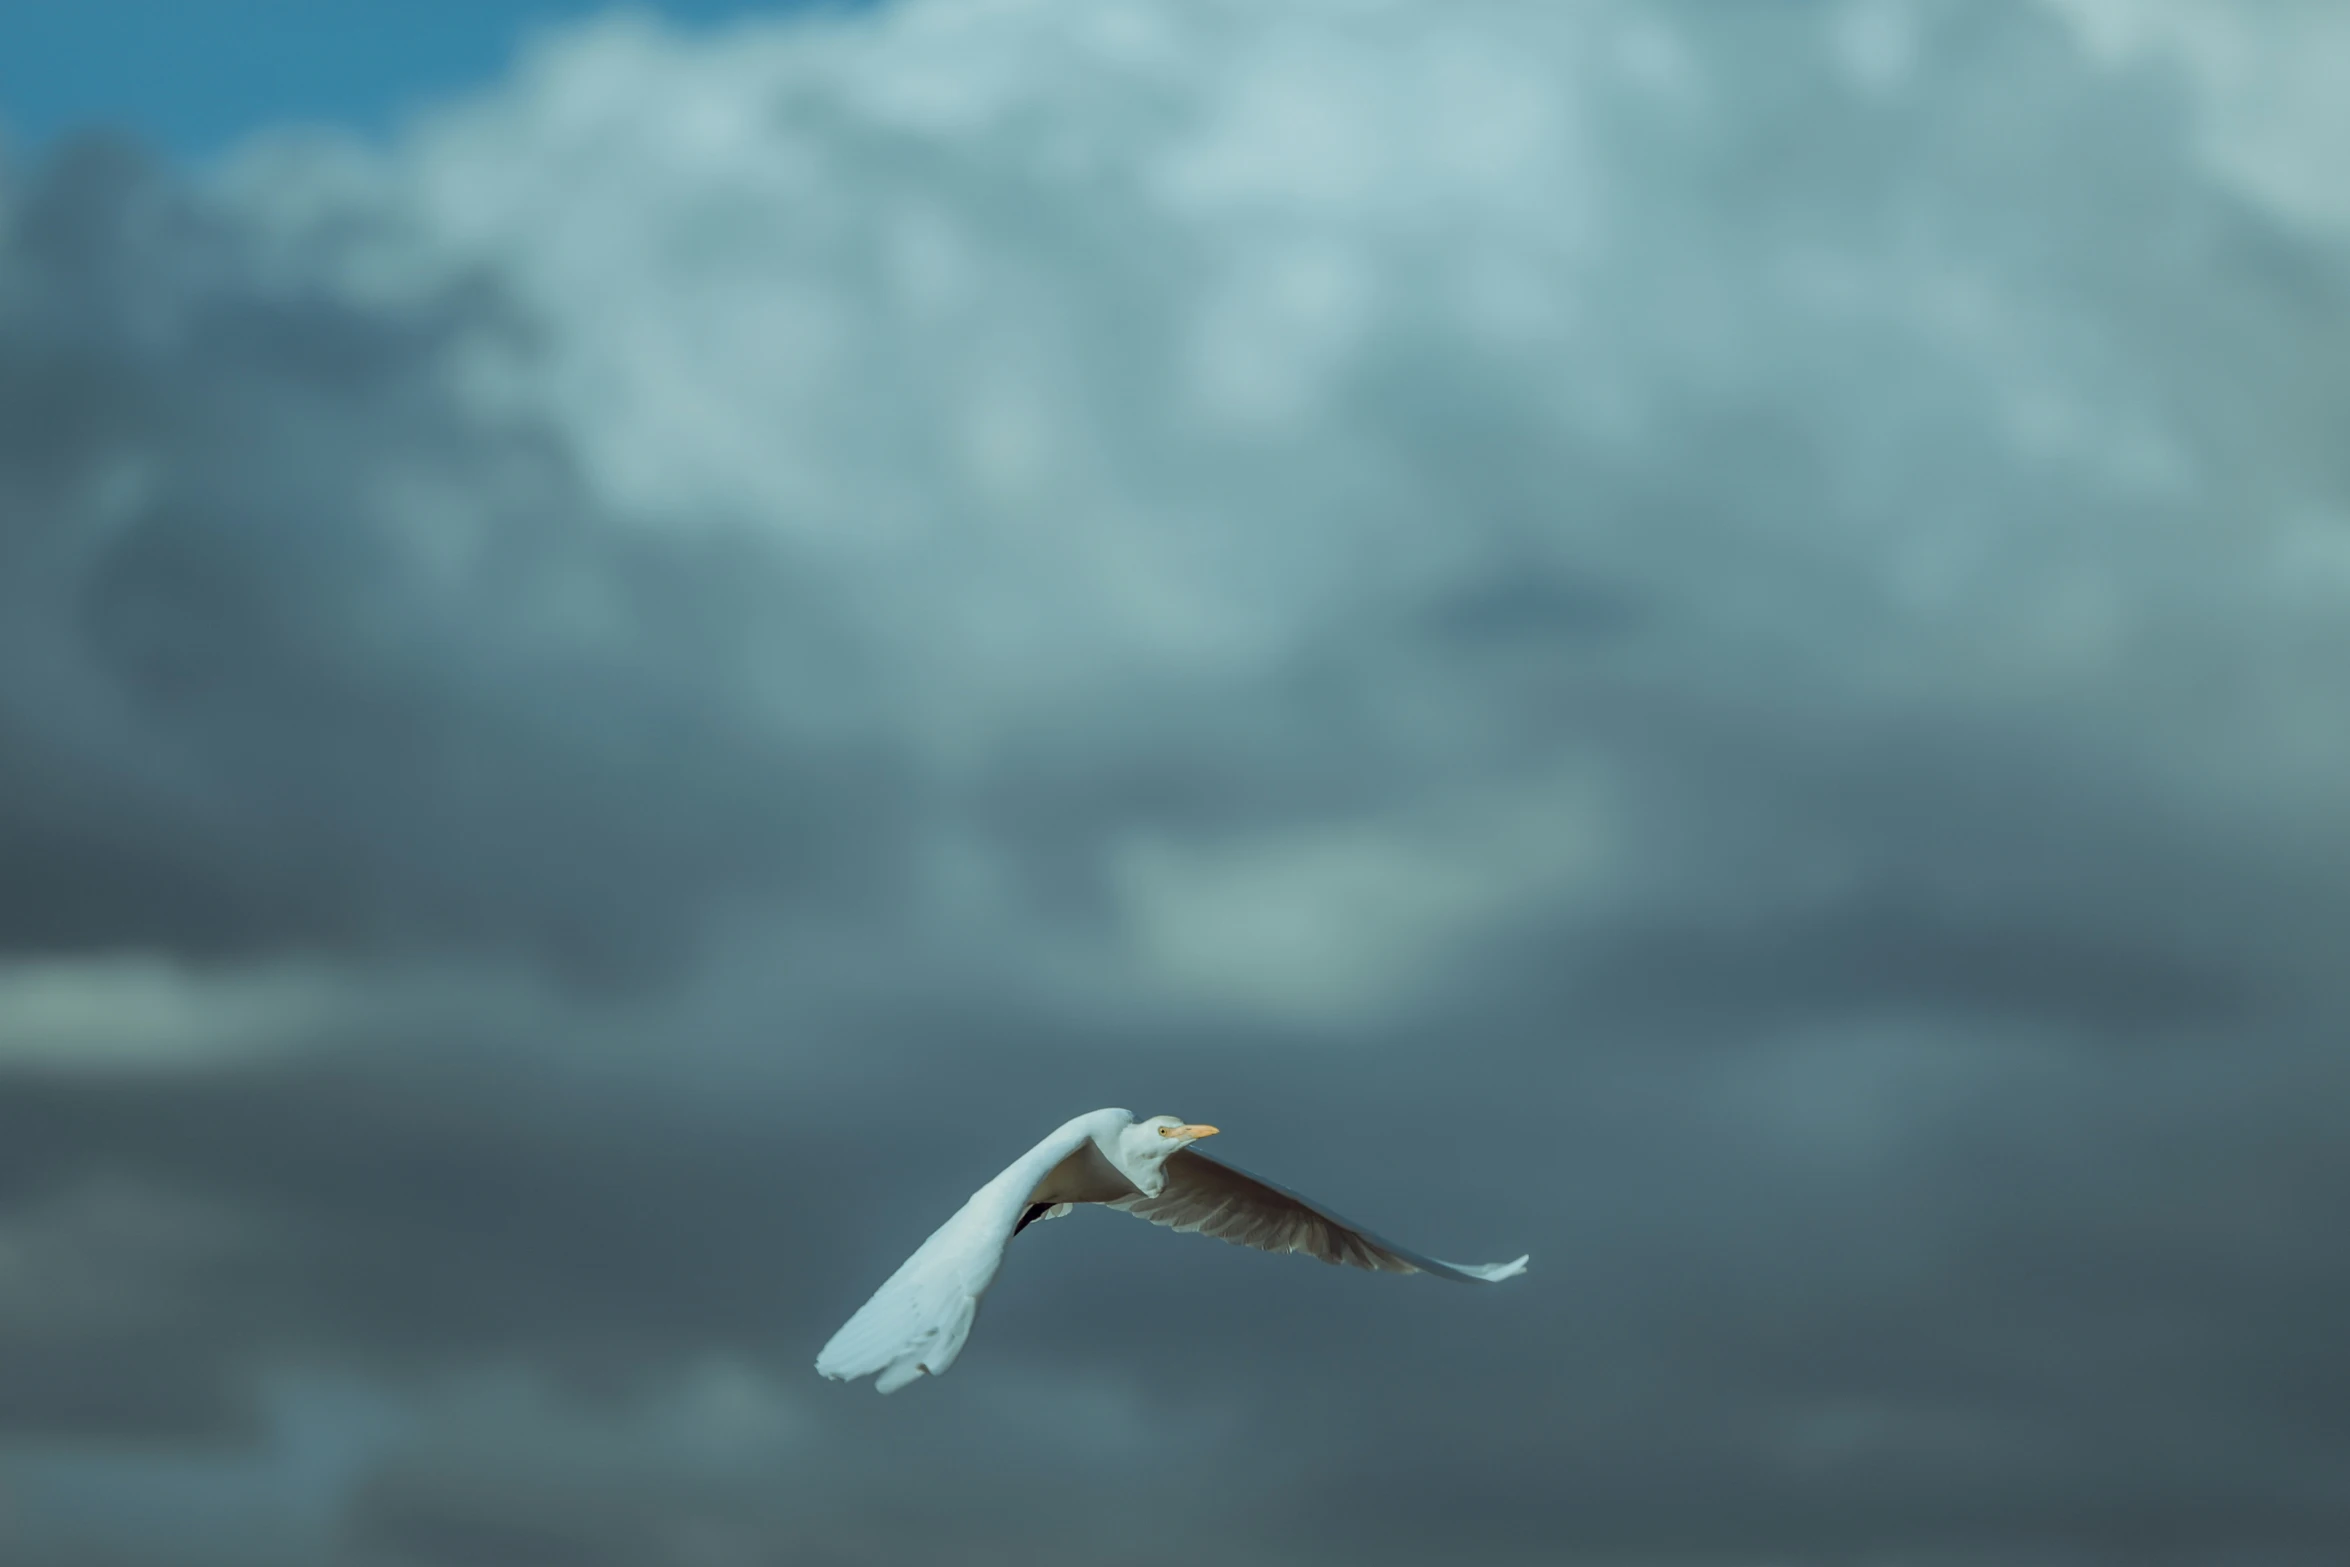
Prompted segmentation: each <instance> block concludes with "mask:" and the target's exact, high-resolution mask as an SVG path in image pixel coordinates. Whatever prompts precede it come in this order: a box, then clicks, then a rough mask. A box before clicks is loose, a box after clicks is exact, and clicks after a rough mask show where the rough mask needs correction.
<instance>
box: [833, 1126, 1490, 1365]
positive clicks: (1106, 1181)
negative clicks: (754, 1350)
mask: <svg viewBox="0 0 2350 1567" xmlns="http://www.w3.org/2000/svg"><path fill="white" fill-rule="evenodd" d="M1215 1135H1216V1128H1214V1127H1212V1126H1196V1125H1192V1124H1190V1123H1188V1122H1185V1121H1182V1120H1180V1119H1178V1118H1177V1117H1175V1116H1171V1115H1155V1116H1152V1117H1151V1118H1150V1119H1149V1120H1147V1121H1137V1120H1136V1119H1135V1118H1134V1117H1133V1115H1132V1114H1131V1113H1130V1112H1128V1111H1125V1110H1096V1111H1094V1112H1093V1113H1092V1114H1091V1115H1081V1116H1079V1117H1077V1118H1076V1119H1075V1120H1073V1121H1070V1122H1067V1123H1066V1124H1064V1125H1063V1126H1062V1127H1061V1128H1060V1129H1059V1130H1058V1131H1056V1132H1054V1133H1053V1134H1052V1135H1051V1136H1050V1137H1047V1138H1046V1139H1045V1140H1044V1141H1043V1142H1041V1143H1038V1144H1037V1145H1036V1146H1035V1147H1034V1148H1031V1149H1029V1150H1028V1152H1026V1153H1024V1154H1022V1155H1021V1156H1020V1157H1019V1158H1018V1159H1015V1160H1014V1161H1012V1163H1011V1165H1010V1166H1009V1167H1008V1168H1006V1169H1005V1171H1004V1172H1003V1173H1002V1174H1001V1175H999V1176H997V1177H996V1178H995V1179H994V1180H992V1181H989V1182H988V1183H987V1184H986V1185H985V1186H982V1187H981V1188H979V1190H977V1191H976V1192H973V1193H972V1194H971V1200H970V1201H968V1202H966V1203H964V1204H963V1206H962V1208H961V1209H960V1210H959V1211H958V1212H957V1213H956V1214H955V1216H954V1217H953V1218H951V1219H949V1220H947V1222H946V1223H944V1224H942V1225H940V1226H939V1227H938V1228H937V1230H935V1231H934V1232H932V1234H931V1237H930V1239H928V1240H926V1241H924V1242H923V1243H922V1245H921V1246H920V1248H919V1249H917V1250H916V1251H915V1253H914V1255H913V1256H911V1257H908V1258H907V1259H906V1260H905V1262H904V1263H903V1264H902V1265H901V1266H900V1267H899V1268H898V1271H897V1272H895V1273H893V1274H891V1275H890V1276H889V1279H888V1282H886V1283H884V1284H883V1285H882V1286H881V1288H879V1289H877V1290H875V1291H874V1292H873V1298H872V1299H871V1300H868V1301H867V1302H865V1304H864V1305H863V1306H862V1307H860V1308H858V1311H857V1314H856V1315H855V1316H853V1317H851V1318H849V1320H848V1321H847V1322H846V1323H844V1324H843V1325H842V1327H841V1330H840V1331H839V1332H838V1333H835V1334H834V1335H833V1336H832V1341H831V1342H830V1343H828V1344H826V1345H825V1346H824V1350H823V1352H822V1353H821V1354H819V1355H818V1356H817V1357H816V1369H817V1370H818V1371H819V1372H821V1373H822V1374H823V1375H825V1376H828V1377H832V1378H834V1379H836V1380H838V1381H843V1382H846V1381H853V1380H855V1379H856V1378H858V1377H867V1376H869V1377H872V1378H874V1384H873V1385H874V1386H875V1388H877V1389H878V1390H879V1391H881V1392H884V1393H894V1392H896V1391H897V1390H898V1389H899V1388H901V1387H904V1386H905V1385H906V1384H907V1383H909V1382H911V1381H913V1380H914V1379H915V1378H916V1377H919V1376H922V1375H925V1374H928V1375H930V1376H938V1375H940V1374H942V1373H944V1372H945V1370H946V1369H947V1367H949V1366H951V1365H953V1364H954V1363H955V1357H956V1356H957V1355H959V1354H961V1353H962V1351H963V1341H964V1340H965V1339H967V1338H969V1337H970V1336H971V1322H972V1319H973V1318H974V1317H975V1316H977V1315H978V1312H979V1297H980V1296H982V1295H984V1294H986V1293H987V1287H988V1286H989V1285H990V1284H992V1283H994V1282H995V1276H996V1270H997V1269H999V1268H1001V1267H1002V1266H1003V1262H1004V1249H1005V1248H1006V1247H1007V1246H1009V1245H1010V1244H1011V1242H1012V1237H1013V1236H1015V1235H1017V1234H1019V1233H1020V1232H1021V1231H1022V1230H1024V1229H1026V1228H1028V1226H1029V1225H1031V1224H1034V1223H1036V1222H1037V1221H1038V1220H1040V1219H1057V1218H1060V1217H1061V1216H1062V1215H1063V1214H1065V1213H1067V1212H1069V1211H1070V1209H1071V1208H1073V1207H1075V1206H1076V1205H1077V1204H1078V1203H1081V1202H1091V1203H1100V1204H1102V1205H1103V1206H1104V1207H1109V1208H1118V1209H1122V1210H1124V1211H1125V1212H1127V1213H1131V1214H1133V1215H1135V1216H1136V1217H1137V1218H1143V1219H1148V1220H1150V1222H1151V1223H1153V1224H1163V1225H1165V1226H1167V1227H1168V1228H1169V1229H1173V1230H1195V1231H1197V1232H1199V1233H1200V1234H1202V1235H1212V1236H1214V1237H1215V1238H1216V1239H1218V1240H1223V1241H1231V1242H1233V1243H1234V1244H1236V1245H1241V1246H1254V1247H1256V1248H1257V1249H1258V1250H1259V1251H1276V1252H1287V1251H1302V1252H1304V1253H1305V1254H1306V1255H1307V1256H1309V1257H1319V1258H1321V1259H1322V1260H1323V1261H1324V1262H1327V1263H1333V1264H1336V1263H1345V1264H1346V1265H1348V1266H1349V1267H1355V1268H1364V1269H1368V1270H1370V1271H1371V1272H1374V1273H1429V1274H1434V1275H1435V1276H1436V1277H1437V1278H1440V1279H1454V1280H1457V1281H1459V1282H1461V1283H1464V1284H1498V1283H1500V1282H1501V1281H1502V1280H1503V1279H1509V1278H1515V1277H1517V1276H1518V1275H1519V1274H1521V1273H1523V1272H1525V1271H1526V1259H1525V1258H1524V1257H1520V1258H1519V1259H1518V1260H1517V1261H1515V1262H1488V1263H1458V1262H1438V1261H1437V1260H1436V1259H1435V1258H1433V1257H1423V1256H1421V1255H1420V1254H1419V1253H1418V1252H1416V1251H1406V1250H1405V1249H1404V1248H1403V1247H1401V1246H1398V1245H1396V1244H1395V1243H1394V1242H1392V1241H1386V1240H1381V1239H1380V1238H1379V1237H1378V1236H1376V1235H1373V1234H1372V1233H1371V1232H1370V1231H1369V1230H1366V1229H1364V1228H1363V1227H1362V1226H1360V1225H1358V1224H1353V1223H1349V1222H1348V1221H1347V1220H1345V1219H1341V1218H1340V1217H1338V1215H1336V1214H1334V1213H1332V1212H1331V1211H1330V1210H1329V1209H1327V1208H1324V1207H1322V1206H1321V1205H1320V1204H1318V1203H1313V1202H1308V1201H1307V1200H1306V1199H1305V1198H1303V1197H1300V1196H1299V1195H1298V1194H1297V1193H1295V1192H1293V1191H1289V1190H1287V1189H1285V1188H1283V1187H1279V1186H1276V1185H1274V1184H1273V1183H1272V1182H1271V1181H1266V1180H1260V1179H1259V1178H1258V1177H1256V1176H1253V1175H1250V1174H1247V1173H1246V1172H1244V1171H1241V1170H1236V1169H1234V1168H1233V1167H1232V1166H1231V1165H1228V1164H1224V1163H1221V1162H1219V1161H1217V1160H1214V1159H1211V1158H1209V1157H1208V1156H1207V1155H1206V1154H1204V1153H1201V1152H1200V1151H1199V1150H1198V1149H1197V1148H1195V1147H1194V1146H1193V1145H1194V1144H1195V1143H1197V1142H1199V1140H1200V1139H1202V1138H1204V1137H1213V1136H1215Z"/></svg>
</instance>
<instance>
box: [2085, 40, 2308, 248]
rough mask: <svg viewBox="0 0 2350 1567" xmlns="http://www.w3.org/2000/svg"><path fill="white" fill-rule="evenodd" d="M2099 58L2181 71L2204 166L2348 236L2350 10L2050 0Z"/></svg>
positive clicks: (2286, 212) (2293, 214) (2291, 213)
mask: <svg viewBox="0 0 2350 1567" xmlns="http://www.w3.org/2000/svg"><path fill="white" fill-rule="evenodd" d="M2047 3H2048V4H2051V5H2053V6H2054V7H2055V8H2056V9H2057V10H2058V11H2060V12H2061V13H2063V14H2064V15H2065V16H2066V17H2067V18H2068V19H2070V20H2071V21H2072V22H2073V23H2074V24H2075V25H2076V26H2077V27H2078V28H2079V29H2080V31H2081V36H2082V37H2083V38H2084V39H2085V40H2087V42H2088V43H2089V44H2090V46H2091V47H2093V48H2094V49H2095V50H2096V51H2097V52H2098V54H2099V55H2100V56H2101V57H2103V58H2105V59H2106V60H2109V61H2111V62H2114V63H2116V64H2119V65H2125V66H2134V67H2145V66H2149V65H2151V66H2155V67H2157V68H2164V69H2168V70H2171V71H2174V72H2176V73H2178V75H2179V76H2180V77H2181V78H2183V80H2184V81H2185V83H2186V85H2187V88H2188V91H2189V94H2190V98H2191V101H2192V102H2193V104H2194V106H2195V113H2196V122H2197V124H2196V129H2197V135H2198V139H2199V142H2200V144H2201V146H2202V149H2203V151H2204V154H2205V156H2206V157H2208V158H2209V159H2210V161H2211V164H2212V167H2213V168H2215V169H2216V170H2218V171H2220V172H2221V173H2222V174H2223V175H2225V176H2226V177H2227V178H2228V179H2229V180H2231V181H2232V182H2234V183H2235V184H2237V185H2238V186H2239V187H2240V188H2241V189H2242V190H2243V191H2244V193H2245V194H2246V195H2248V196H2250V197H2251V198H2252V199H2253V200H2255V201H2258V202H2260V203H2262V204H2264V205H2265V206H2267V207H2269V208H2271V209H2272V210H2274V211H2275V212H2277V213H2279V214H2280V215H2283V216H2285V217H2287V218H2290V219H2292V220H2295V221H2297V222H2302V223H2308V224H2311V225H2315V226H2317V227H2320V228H2324V229H2328V230H2331V231H2332V232H2333V233H2334V234H2335V235H2337V236H2339V235H2343V234H2345V233H2350V186H2346V185H2345V183H2344V181H2343V179H2342V165H2343V160H2344V159H2345V158H2350V11H2346V10H2344V9H2343V8H2342V7H2341V6H2340V5H2338V4H2335V3H2334V0H2261V3H2259V4H2254V5H2247V4H2243V3H2241V0H2047Z"/></svg>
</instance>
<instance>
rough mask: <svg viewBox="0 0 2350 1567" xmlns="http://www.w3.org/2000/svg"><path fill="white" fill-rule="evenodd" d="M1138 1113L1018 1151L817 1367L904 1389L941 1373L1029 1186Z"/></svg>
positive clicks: (1094, 1119)
mask: <svg viewBox="0 0 2350 1567" xmlns="http://www.w3.org/2000/svg"><path fill="white" fill-rule="evenodd" d="M1133 1119H1134V1118H1133V1117H1132V1116H1131V1115H1128V1114H1127V1113H1126V1112H1125V1111H1123V1110H1097V1111H1095V1112H1094V1113H1093V1114H1091V1115H1081V1116H1079V1117H1077V1118H1076V1119H1075V1120H1073V1121H1068V1122H1065V1123H1063V1124H1062V1125H1061V1126H1060V1127H1059V1128H1057V1129H1056V1130H1055V1131H1054V1132H1053V1133H1052V1135H1051V1136H1049V1137H1047V1138H1045V1139H1044V1140H1043V1141H1042V1142H1040V1143H1038V1144H1037V1145H1036V1146H1035V1147H1034V1148H1031V1149H1029V1150H1028V1152H1026V1153H1024V1154H1022V1155H1021V1156H1020V1157H1019V1158H1017V1159H1015V1160H1013V1161H1012V1163H1011V1164H1010V1165H1009V1166H1008V1167H1006V1169H1005V1170H1004V1172H1003V1173H1002V1174H1001V1175H998V1176H997V1177H996V1178H995V1179H994V1180H992V1181H989V1182H988V1183H987V1184H986V1185H985V1186H982V1187H981V1188H979V1190H977V1191H975V1192H973V1193H972V1194H971V1197H970V1200H969V1201H967V1202H965V1203H964V1204H963V1206H962V1207H961V1208H960V1209H958V1210H956V1213H955V1216H954V1217H953V1218H951V1219H949V1220H947V1222H946V1223H944V1224H942V1225H940V1226H939V1227H938V1228H937V1229H936V1230H933V1231H932V1232H931V1235H930V1239H928V1240H926V1241H924V1242H923V1243H922V1244H921V1245H920V1246H919V1247H917V1248H915V1251H914V1255H913V1256H911V1257H908V1258H907V1259H906V1260H905V1261H904V1262H903V1263H902V1264H900V1265H899V1267H898V1271H897V1272H895V1273H893V1274H891V1275H890V1276H889V1278H888V1280H887V1281H886V1282H885V1283H883V1285H882V1286H881V1288H879V1289H877V1290H875V1291H874V1292H873V1298H872V1299H871V1300H868V1301H867V1302H865V1304H864V1305H863V1306H861V1307H859V1308H858V1311H857V1314H856V1315H855V1316H853V1317H851V1318H849V1320H848V1321H847V1322H845V1323H843V1324H842V1325H841V1329H840V1331H839V1332H838V1333H835V1334H833V1336H832V1339H831V1342H829V1343H827V1344H826V1345H825V1346H824V1350H823V1353H821V1354H819V1355H818V1356H817V1357H816V1369H817V1370H818V1371H820V1372H822V1373H823V1374H824V1375H826V1376H828V1377H835V1378H839V1379H840V1380H843V1381H851V1380H854V1379H855V1378H857V1377H863V1376H876V1374H878V1375H877V1376H876V1380H875V1382H874V1386H875V1387H876V1388H878V1389H879V1390H880V1391H882V1392H884V1393H894V1392H896V1391H897V1390H898V1389H899V1388H901V1387H904V1386H905V1385H906V1384H907V1383H908V1382H911V1381H913V1380H914V1379H915V1378H916V1377H918V1376H920V1375H922V1374H923V1373H924V1372H928V1373H929V1374H930V1375H932V1376H937V1375H938V1374H939V1373H940V1372H942V1371H944V1370H946V1368H947V1367H949V1366H951V1365H953V1364H954V1362H955V1356H956V1355H958V1354H960V1353H961V1352H962V1349H963V1341H964V1340H965V1339H966V1338H968V1337H969V1336H970V1334H971V1319H972V1316H973V1314H974V1313H976V1312H977V1311H978V1309H979V1297H980V1296H982V1295H984V1294H986V1293H987V1287H988V1286H989V1285H990V1284H993V1283H994V1282H995V1275H996V1270H997V1269H998V1268H1000V1267H1002V1266H1003V1261H1004V1246H1005V1244H1006V1243H1007V1242H1009V1241H1010V1240H1011V1238H1012V1228H1013V1226H1014V1225H1016V1224H1018V1223H1019V1222H1020V1213H1021V1210H1022V1209H1023V1208H1024V1207H1026V1206H1027V1202H1028V1194H1029V1193H1030V1192H1032V1191H1034V1190H1035V1189H1036V1185H1037V1183H1038V1182H1039V1181H1041V1180H1043V1179H1044V1178H1045V1176H1046V1175H1047V1174H1048V1173H1049V1172H1050V1171H1051V1170H1052V1168H1053V1166H1055V1165H1057V1164H1059V1163H1060V1162H1061V1161H1062V1160H1063V1159H1065V1158H1067V1157H1068V1156H1069V1155H1070V1154H1072V1153H1074V1152H1075V1151H1076V1150H1077V1149H1078V1147H1079V1146H1080V1145H1081V1144H1083V1143H1084V1142H1085V1141H1086V1139H1088V1138H1089V1137H1092V1136H1094V1135H1095V1134H1096V1133H1097V1132H1108V1133H1109V1134H1111V1135H1113V1136H1114V1135H1116V1133H1117V1131H1118V1130H1119V1129H1120V1128H1122V1127H1124V1126H1125V1125H1127V1124H1128V1123H1131V1122H1132V1121H1133Z"/></svg>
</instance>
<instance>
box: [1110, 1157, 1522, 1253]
mask: <svg viewBox="0 0 2350 1567" xmlns="http://www.w3.org/2000/svg"><path fill="white" fill-rule="evenodd" d="M1165 1170H1166V1175H1167V1184H1166V1187H1165V1189H1164V1190H1162V1191H1161V1192H1160V1193H1159V1195H1158V1196H1156V1197H1145V1196H1143V1195H1142V1194H1140V1193H1139V1192H1138V1193H1136V1194H1135V1195H1133V1196H1131V1197H1121V1198H1116V1199H1113V1200H1112V1201H1111V1202H1110V1203H1109V1204H1108V1206H1109V1207H1112V1208H1122V1209H1124V1210H1125V1211H1126V1212H1128V1213H1131V1214H1133V1215H1135V1216H1136V1217H1137V1218H1142V1219H1148V1220H1150V1222H1151V1223H1153V1224H1163V1225H1165V1226H1167V1227H1168V1228H1169V1229H1172V1230H1178V1231H1192V1232H1197V1233H1198V1234H1201V1235H1212V1236H1214V1237H1215V1238H1216V1239H1217V1240H1220V1241H1230V1242H1232V1243H1233V1244H1234V1245H1236V1246H1254V1247H1255V1248H1256V1249H1257V1250H1259V1251H1272V1252H1290V1251H1295V1252H1303V1253H1305V1254H1306V1255H1307V1256H1309V1257H1319V1258H1320V1259H1321V1260H1322V1261H1324V1262H1327V1263H1332V1264H1338V1263H1344V1264H1345V1265H1347V1266H1348V1267H1354V1268H1363V1269H1367V1270H1368V1271H1370V1272H1373V1273H1427V1274H1433V1275H1434V1276H1436V1277H1437V1278H1440V1279H1453V1280H1456V1281H1458V1282H1460V1283H1464V1284H1498V1283H1500V1282H1501V1281H1502V1280H1503V1279H1508V1278H1515V1277H1516V1276H1517V1275H1519V1274H1521V1273H1523V1272H1525V1271H1526V1259H1525V1258H1524V1257H1520V1258H1519V1259H1518V1260H1517V1261H1515V1262H1487V1263H1460V1262H1439V1261H1437V1260H1436V1259H1435V1258H1434V1257H1423V1256H1421V1255H1420V1254H1419V1253H1418V1252H1416V1251H1409V1250H1406V1249H1405V1248H1404V1247H1401V1246H1398V1245H1396V1244H1395V1243H1394V1242H1393V1241H1390V1240H1384V1239H1382V1238H1381V1237H1379V1236H1377V1235H1374V1234H1372V1233H1371V1232H1370V1231H1369V1230H1366V1229H1364V1228H1363V1227H1362V1226H1361V1225H1359V1224H1355V1223H1353V1222H1351V1221H1349V1220H1346V1219H1342V1218H1340V1217H1339V1216H1338V1215H1337V1214H1335V1213H1332V1212H1331V1211H1330V1210H1329V1209H1327V1208H1325V1207H1323V1206H1321V1205H1320V1204H1319V1203H1314V1202H1309V1201H1307V1200H1306V1199H1305V1198H1303V1197H1300V1196H1299V1195H1298V1194H1297V1193H1295V1192H1293V1191H1291V1190H1289V1189H1288V1188H1287V1187H1283V1186H1276V1185H1274V1184H1273V1183H1272V1182H1271V1181H1268V1180H1265V1179H1264V1178H1263V1177H1261V1176H1255V1175H1251V1174H1249V1173H1248V1172H1247V1171H1245V1170H1239V1169H1235V1168H1234V1167H1233V1166H1231V1165H1229V1164H1225V1163H1223V1162H1222V1161H1220V1160H1216V1159H1211V1158H1209V1157H1208V1156H1207V1155H1206V1154H1204V1153H1201V1152H1200V1151H1199V1150H1198V1149H1197V1148H1186V1149H1185V1150H1183V1151H1182V1152H1181V1153H1178V1154H1176V1155H1175V1156H1174V1157H1173V1158H1170V1159H1169V1160H1168V1161H1167V1163H1166V1166H1165Z"/></svg>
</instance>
